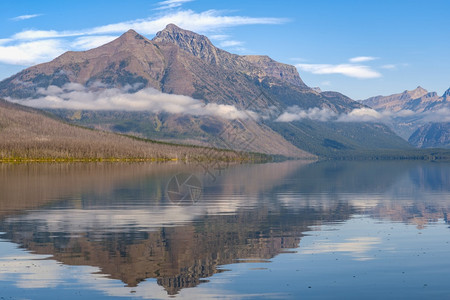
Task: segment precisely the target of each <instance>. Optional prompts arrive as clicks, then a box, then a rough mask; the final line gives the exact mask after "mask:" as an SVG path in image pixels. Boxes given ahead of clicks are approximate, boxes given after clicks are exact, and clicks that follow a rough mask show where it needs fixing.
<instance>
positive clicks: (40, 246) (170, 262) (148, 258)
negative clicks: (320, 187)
mask: <svg viewBox="0 0 450 300" xmlns="http://www.w3.org/2000/svg"><path fill="white" fill-rule="evenodd" d="M332 211H333V213H330V211H328V210H327V211H324V210H322V209H315V208H309V209H304V210H301V211H297V212H295V213H291V212H289V211H287V210H285V209H283V208H281V207H279V208H277V210H275V211H274V210H273V207H272V208H271V209H270V210H269V209H268V207H266V206H261V207H258V208H255V209H253V210H239V211H237V212H236V213H235V214H233V215H212V216H204V217H203V218H200V219H197V220H196V221H195V222H193V223H192V224H188V225H181V226H174V227H163V228H159V229H158V230H156V231H149V232H142V231H136V230H133V229H130V232H126V233H104V234H100V235H99V234H97V235H95V234H94V233H93V232H83V233H78V234H77V235H74V234H71V233H70V229H68V230H67V231H63V230H64V229H63V228H62V229H61V231H59V232H58V231H56V232H50V231H48V232H42V231H39V230H37V228H41V225H42V224H39V221H36V222H37V224H36V223H33V222H30V221H28V222H27V221H20V220H21V219H20V218H19V219H14V221H10V222H5V223H3V225H2V226H1V227H0V230H2V231H4V232H6V234H5V235H4V238H6V239H8V240H11V241H13V242H14V243H17V244H19V245H21V247H24V248H26V249H29V250H31V251H32V252H33V253H37V254H51V255H53V257H54V259H56V260H58V261H60V262H62V263H64V264H67V265H91V266H97V267H99V268H100V269H101V272H103V273H105V274H109V276H110V277H111V278H115V279H120V280H122V281H123V282H124V283H126V284H127V285H128V286H136V285H137V284H139V282H141V281H143V280H145V279H146V278H157V280H158V283H159V284H161V285H162V286H164V288H165V289H166V290H167V292H168V293H169V294H176V293H177V292H178V291H179V290H180V289H181V288H184V287H193V286H196V285H198V284H199V283H200V282H201V281H202V278H207V277H210V276H212V275H213V274H215V273H217V272H220V267H219V266H220V265H224V264H231V263H236V262H239V260H242V259H245V260H251V261H262V260H267V259H271V258H273V257H274V256H275V255H277V254H279V253H281V252H283V251H286V250H288V249H291V248H296V247H297V246H298V244H299V242H300V238H301V237H302V235H303V232H305V231H308V230H309V229H308V228H309V226H311V225H320V224H323V223H324V222H334V221H336V220H346V219H348V218H349V216H350V215H351V214H352V213H353V211H352V210H351V208H350V207H348V206H345V205H338V206H336V207H334V208H333V209H332Z"/></svg>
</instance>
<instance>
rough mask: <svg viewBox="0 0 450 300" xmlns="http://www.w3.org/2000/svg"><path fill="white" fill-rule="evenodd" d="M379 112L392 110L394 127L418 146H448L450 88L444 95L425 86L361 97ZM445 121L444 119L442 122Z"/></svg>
mask: <svg viewBox="0 0 450 300" xmlns="http://www.w3.org/2000/svg"><path fill="white" fill-rule="evenodd" d="M361 103H363V104H365V105H367V106H370V107H372V108H374V109H376V110H377V111H380V112H388V113H393V117H392V121H391V127H392V129H393V130H394V131H395V132H396V133H397V134H399V135H400V136H402V137H403V138H405V139H408V140H409V142H410V143H411V144H413V145H415V146H416V147H420V148H430V147H447V146H448V144H449V143H450V139H449V135H450V133H449V127H448V124H447V122H448V115H449V112H450V89H448V90H447V91H446V92H445V93H444V94H443V95H442V96H439V95H438V94H437V93H436V92H428V91H427V90H425V89H423V88H422V87H420V86H419V87H417V88H416V89H414V90H412V91H404V92H403V93H399V94H393V95H389V96H376V97H372V98H368V99H366V100H363V101H361ZM441 122H442V123H441Z"/></svg>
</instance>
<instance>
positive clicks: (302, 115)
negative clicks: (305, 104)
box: [275, 105, 337, 122]
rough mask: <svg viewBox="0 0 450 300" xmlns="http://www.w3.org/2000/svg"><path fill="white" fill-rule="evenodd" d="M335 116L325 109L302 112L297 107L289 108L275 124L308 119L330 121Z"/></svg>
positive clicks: (315, 108)
mask: <svg viewBox="0 0 450 300" xmlns="http://www.w3.org/2000/svg"><path fill="white" fill-rule="evenodd" d="M336 116H337V114H336V113H335V112H334V111H332V110H330V109H327V108H318V107H314V108H310V109H308V110H303V109H301V108H300V107H298V106H297V105H294V106H291V107H289V108H288V109H287V110H286V111H285V112H283V113H282V114H281V115H280V116H279V117H278V118H277V119H276V120H275V121H276V122H292V121H299V120H302V119H310V120H316V121H322V122H326V121H330V120H331V119H333V118H335V117H336Z"/></svg>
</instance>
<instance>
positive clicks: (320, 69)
mask: <svg viewBox="0 0 450 300" xmlns="http://www.w3.org/2000/svg"><path fill="white" fill-rule="evenodd" d="M296 67H298V68H299V69H300V70H302V71H305V72H310V73H313V74H321V75H323V74H341V75H345V76H348V77H354V78H359V79H368V78H378V77H381V76H382V75H381V74H380V73H378V72H377V71H375V70H373V69H371V68H370V67H369V66H364V65H354V64H338V65H331V64H297V65H296Z"/></svg>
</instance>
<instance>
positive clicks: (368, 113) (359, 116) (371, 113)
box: [338, 107, 384, 122]
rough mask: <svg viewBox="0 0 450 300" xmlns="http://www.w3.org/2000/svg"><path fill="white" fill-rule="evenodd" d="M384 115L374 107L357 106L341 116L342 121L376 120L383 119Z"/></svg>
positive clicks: (339, 119)
mask: <svg viewBox="0 0 450 300" xmlns="http://www.w3.org/2000/svg"><path fill="white" fill-rule="evenodd" d="M383 118H384V116H383V115H382V114H381V113H379V112H377V111H376V110H374V109H372V108H366V107H363V108H356V109H354V110H352V111H351V112H349V113H348V114H342V115H341V116H339V118H338V121H340V122H376V121H380V120H381V119H383Z"/></svg>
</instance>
